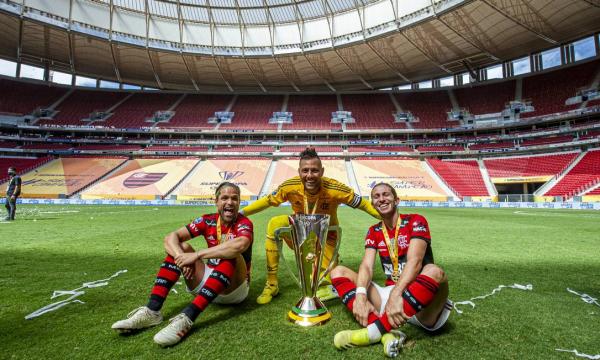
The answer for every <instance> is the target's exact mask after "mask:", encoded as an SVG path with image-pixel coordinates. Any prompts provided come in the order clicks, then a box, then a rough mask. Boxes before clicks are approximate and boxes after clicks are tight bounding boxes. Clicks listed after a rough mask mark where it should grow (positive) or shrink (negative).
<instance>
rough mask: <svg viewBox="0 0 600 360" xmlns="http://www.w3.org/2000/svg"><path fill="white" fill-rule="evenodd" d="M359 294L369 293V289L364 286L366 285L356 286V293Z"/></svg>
mask: <svg viewBox="0 0 600 360" xmlns="http://www.w3.org/2000/svg"><path fill="white" fill-rule="evenodd" d="M358 294H364V295H367V289H366V288H364V287H362V286H360V287H357V288H356V295H358Z"/></svg>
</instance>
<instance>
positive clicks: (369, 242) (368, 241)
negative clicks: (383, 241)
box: [365, 239, 375, 246]
mask: <svg viewBox="0 0 600 360" xmlns="http://www.w3.org/2000/svg"><path fill="white" fill-rule="evenodd" d="M365 244H366V245H367V246H375V240H371V239H367V240H366V241H365Z"/></svg>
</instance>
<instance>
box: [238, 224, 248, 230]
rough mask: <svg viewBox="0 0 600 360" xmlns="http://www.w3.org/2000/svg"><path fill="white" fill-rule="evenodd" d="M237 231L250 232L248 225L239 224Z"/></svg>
mask: <svg viewBox="0 0 600 360" xmlns="http://www.w3.org/2000/svg"><path fill="white" fill-rule="evenodd" d="M237 229H238V231H241V230H248V231H249V230H250V225H246V224H240V225H238V227H237Z"/></svg>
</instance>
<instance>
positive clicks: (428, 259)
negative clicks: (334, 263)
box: [365, 214, 433, 285]
mask: <svg viewBox="0 0 600 360" xmlns="http://www.w3.org/2000/svg"><path fill="white" fill-rule="evenodd" d="M383 231H384V229H383V225H382V223H381V222H379V223H377V224H375V225H373V226H371V227H370V228H369V231H368V232H367V236H366V237H365V248H371V249H375V250H377V253H379V259H380V260H381V266H382V268H383V272H384V273H385V276H386V278H387V279H386V281H385V283H386V285H394V281H393V280H392V272H393V266H392V260H391V258H390V253H389V251H388V248H387V245H386V243H385V238H384V235H383ZM394 232H395V231H394V228H392V229H388V236H389V238H390V240H391V239H393V238H394ZM412 239H421V240H423V241H425V242H427V250H426V251H425V256H424V257H423V263H422V265H421V266H425V265H427V264H433V253H432V251H431V235H430V233H429V225H428V224H427V220H426V219H425V218H424V217H423V216H421V215H419V214H400V231H399V232H398V239H397V241H398V270H399V271H400V272H402V269H403V268H404V265H405V264H406V260H407V259H406V255H407V253H408V247H409V245H410V242H411V241H412Z"/></svg>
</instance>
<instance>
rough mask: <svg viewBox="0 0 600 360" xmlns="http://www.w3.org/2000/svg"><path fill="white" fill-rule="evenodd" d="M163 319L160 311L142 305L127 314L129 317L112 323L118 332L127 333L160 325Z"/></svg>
mask: <svg viewBox="0 0 600 360" xmlns="http://www.w3.org/2000/svg"><path fill="white" fill-rule="evenodd" d="M162 320H163V318H162V315H161V314H160V311H153V310H150V309H148V307H146V306H141V307H139V308H137V309H135V310H133V311H131V312H130V313H129V314H127V319H125V320H119V321H117V322H116V323H114V324H112V328H113V329H114V330H116V331H118V332H122V333H126V332H130V331H133V330H141V329H145V328H149V327H152V326H155V325H158V324H160V323H161V322H162Z"/></svg>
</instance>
